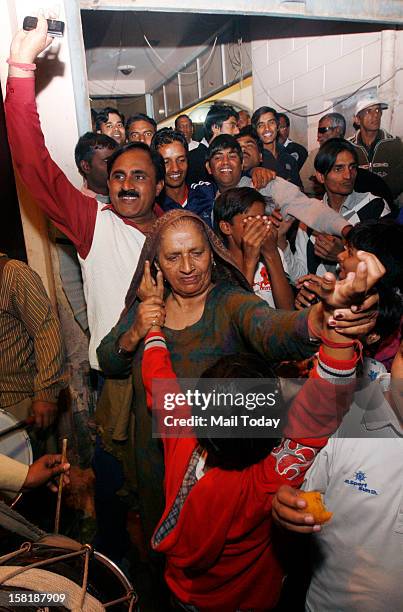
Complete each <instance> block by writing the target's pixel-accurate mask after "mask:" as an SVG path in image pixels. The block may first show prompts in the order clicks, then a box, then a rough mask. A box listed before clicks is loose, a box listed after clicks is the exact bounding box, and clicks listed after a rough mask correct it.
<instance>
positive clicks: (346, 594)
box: [303, 360, 403, 612]
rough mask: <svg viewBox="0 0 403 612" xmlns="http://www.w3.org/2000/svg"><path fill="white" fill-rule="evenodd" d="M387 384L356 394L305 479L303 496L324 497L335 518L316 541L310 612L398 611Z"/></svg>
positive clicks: (394, 443) (397, 455) (395, 451)
mask: <svg viewBox="0 0 403 612" xmlns="http://www.w3.org/2000/svg"><path fill="white" fill-rule="evenodd" d="M365 361H367V360H365ZM365 365H366V364H365ZM378 365H379V364H378ZM368 374H369V375H370V376H369V378H370V379H371V378H372V376H371V367H370V368H369V371H368ZM389 380H390V375H389V374H380V375H379V376H378V377H377V378H376V380H375V382H372V383H370V385H369V386H368V387H367V388H365V389H363V390H362V391H359V392H358V393H356V394H355V398H354V400H355V401H354V402H353V405H352V407H351V409H350V411H349V412H348V413H347V415H346V416H345V417H344V419H343V421H342V423H341V425H340V427H339V429H338V431H337V432H336V434H335V435H334V437H333V438H331V439H330V440H329V442H328V445H327V446H326V447H325V449H323V450H322V451H321V453H320V454H319V455H318V457H317V459H316V460H315V462H314V464H313V466H312V467H311V469H310V470H309V472H308V473H307V475H306V480H305V482H304V485H303V488H304V489H306V490H318V491H321V492H322V493H324V498H325V504H326V506H327V508H328V509H329V510H330V511H332V512H333V517H332V520H331V522H330V523H329V524H328V525H326V526H325V527H324V528H323V529H322V531H321V532H320V533H318V534H315V535H314V536H313V545H314V557H315V559H316V562H315V564H314V569H313V575H312V581H311V584H310V587H309V590H308V594H307V601H306V610H307V611H308V612H317V611H319V610H326V611H327V612H339V611H340V610H343V612H353V611H354V612H367V611H368V610H371V612H383V611H384V610H400V609H401V601H402V587H401V577H402V572H401V569H402V546H403V489H402V473H403V428H402V426H401V424H400V423H399V420H398V418H397V416H396V414H395V412H394V410H393V409H392V408H391V406H390V405H389V403H388V402H387V401H386V399H385V398H384V396H383V390H385V389H387V388H388V383H389ZM352 436H358V437H352ZM380 551H382V554H380Z"/></svg>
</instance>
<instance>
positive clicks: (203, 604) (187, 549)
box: [143, 333, 356, 612]
mask: <svg viewBox="0 0 403 612" xmlns="http://www.w3.org/2000/svg"><path fill="white" fill-rule="evenodd" d="M355 361H356V360H352V361H351V362H342V361H337V362H336V361H335V360H332V359H329V358H326V356H325V355H323V354H322V355H321V361H320V364H322V365H324V366H325V367H326V366H330V367H331V369H332V376H337V375H338V374H337V372H339V373H340V374H339V375H340V376H342V380H343V381H346V382H347V383H348V382H351V378H349V376H351V377H353V376H354V371H355V370H354V366H355ZM313 376H314V377H316V378H321V377H323V372H322V373H321V372H320V366H318V368H317V369H316V370H315V372H314V374H313ZM153 379H170V380H169V381H166V383H164V385H163V388H162V387H161V389H160V390H159V392H158V394H159V397H154V398H153V397H152V381H153ZM143 380H144V385H145V388H146V392H147V403H148V406H149V407H150V408H151V407H152V405H153V403H154V406H155V405H159V403H160V402H161V401H162V394H163V393H165V392H168V391H169V392H170V393H172V392H175V391H178V392H180V388H179V385H178V383H177V381H176V376H175V373H174V371H173V369H172V365H171V361H170V356H169V352H168V350H167V348H166V344H165V340H164V337H163V335H162V334H157V333H149V334H148V336H147V338H146V342H145V350H144V356H143ZM313 387H314V389H313ZM337 387H338V389H337V393H336V392H335V385H333V384H332V383H330V382H329V381H326V380H322V381H320V384H319V385H318V381H315V380H308V381H307V382H306V383H305V385H304V387H303V389H302V390H301V392H300V393H299V394H298V396H297V397H296V398H295V400H294V403H293V406H292V409H291V411H290V414H289V418H288V425H287V427H286V432H287V433H286V435H287V436H289V437H288V438H287V439H283V440H282V442H281V444H280V446H279V447H277V448H275V449H274V450H273V451H272V452H271V453H270V455H268V456H267V457H266V459H264V460H262V461H260V462H259V463H257V464H255V465H252V466H251V467H248V468H246V469H244V470H242V471H235V470H231V471H229V470H222V469H220V468H211V469H209V470H208V471H207V472H206V473H205V474H204V475H203V476H202V478H200V480H198V481H197V482H196V483H195V484H194V486H193V487H192V489H191V491H190V493H189V494H188V495H187V497H186V499H185V501H184V503H183V505H182V507H181V509H180V511H179V514H178V516H177V518H176V519H174V521H173V525H171V527H170V529H169V530H168V532H167V534H166V535H164V536H163V537H162V538H161V537H157V538H156V536H157V534H158V532H159V531H160V529H161V527H164V524H166V520H167V517H168V516H169V515H170V513H171V510H172V507H173V505H174V503H175V500H176V498H177V496H178V492H179V491H180V489H181V487H182V485H183V478H184V475H185V474H186V472H187V469H188V466H189V461H190V459H191V457H192V454H193V452H194V450H195V448H196V447H197V445H198V442H197V440H196V438H194V437H189V438H165V439H163V443H164V457H165V496H166V502H165V511H164V513H163V516H162V518H161V520H160V523H159V524H158V526H157V529H156V531H155V533H154V536H153V541H152V544H153V547H154V548H155V549H156V550H158V551H159V552H162V553H164V554H165V555H166V571H165V578H166V581H167V584H168V586H169V588H170V589H171V591H172V592H173V593H174V594H175V596H176V597H177V598H178V599H179V600H180V601H182V602H184V603H186V604H191V605H194V606H196V607H197V608H198V609H199V610H200V611H203V612H204V611H206V612H207V611H208V612H213V611H214V612H215V611H217V612H235V610H238V609H241V610H251V609H252V610H253V611H254V612H258V611H263V610H270V609H271V608H272V607H274V606H275V604H276V602H277V600H278V597H279V594H280V590H281V584H282V579H283V571H282V567H281V564H280V562H279V560H278V559H277V557H276V554H275V552H274V550H273V545H272V535H271V530H272V518H271V503H272V496H273V495H274V493H275V492H276V491H277V489H278V488H279V487H280V486H281V485H282V484H289V485H291V486H295V487H298V486H300V485H301V483H302V481H303V479H304V475H305V472H306V470H307V469H308V468H309V466H310V465H311V464H312V462H313V460H314V458H315V456H316V454H317V453H318V452H319V451H320V449H321V448H322V447H323V446H324V445H325V444H326V442H327V437H328V435H329V434H330V433H332V432H333V431H334V430H335V429H336V428H337V426H338V421H339V419H337V418H335V417H334V412H335V411H334V403H333V400H336V402H337V408H338V409H339V410H338V412H339V414H341V413H344V412H345V411H346V410H347V409H348V407H349V404H350V399H351V394H352V385H351V384H346V385H340V386H339V385H337ZM313 392H314V393H315V396H314V397H315V406H319V407H320V408H318V411H317V413H316V414H312V405H311V403H310V402H309V401H308V398H309V397H312V393H313ZM157 412H158V413H160V414H161V412H160V411H159V410H158V411H157ZM300 426H301V429H300ZM302 430H303V431H304V432H305V433H306V432H312V436H313V437H312V438H305V439H301V438H300V436H299V435H298V434H299V432H301V431H302ZM318 432H320V433H321V435H322V436H323V437H321V438H317V437H316V436H317V435H318ZM294 434H295V435H294ZM325 434H326V435H325Z"/></svg>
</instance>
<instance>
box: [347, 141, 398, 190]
mask: <svg viewBox="0 0 403 612" xmlns="http://www.w3.org/2000/svg"><path fill="white" fill-rule="evenodd" d="M349 140H350V142H351V143H352V144H353V145H354V146H355V147H356V149H357V153H358V164H359V166H360V168H365V169H367V170H370V171H371V172H374V173H375V174H377V175H378V176H380V177H381V178H382V179H383V180H384V181H385V183H386V184H387V185H388V187H389V189H390V190H391V192H392V194H393V197H394V198H397V197H398V196H399V195H400V194H401V193H402V192H403V143H402V141H401V140H400V138H397V137H395V136H392V135H391V134H389V133H388V132H386V131H385V130H379V136H378V139H377V141H376V142H375V146H374V148H373V152H372V158H371V155H370V154H369V153H368V151H367V149H366V148H365V147H364V145H363V144H362V140H361V136H360V130H358V132H357V133H356V134H355V135H354V136H353V137H352V138H350V139H349Z"/></svg>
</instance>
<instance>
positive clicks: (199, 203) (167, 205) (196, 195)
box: [160, 181, 217, 227]
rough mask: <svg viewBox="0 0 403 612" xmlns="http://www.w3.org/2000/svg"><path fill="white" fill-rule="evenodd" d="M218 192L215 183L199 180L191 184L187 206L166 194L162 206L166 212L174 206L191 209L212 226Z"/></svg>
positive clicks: (161, 201) (161, 202)
mask: <svg viewBox="0 0 403 612" xmlns="http://www.w3.org/2000/svg"><path fill="white" fill-rule="evenodd" d="M216 193H217V187H216V186H215V185H214V184H213V183H208V182H206V181H199V182H198V183H192V184H191V185H190V186H189V193H188V199H187V203H186V206H181V205H180V204H178V203H177V202H175V200H172V198H170V197H169V196H167V195H166V194H164V196H163V197H162V198H161V200H160V206H161V208H162V210H163V211H165V212H167V211H168V210H172V209H174V208H179V209H182V208H183V209H186V210H190V211H191V212H193V213H195V214H196V215H199V217H200V218H201V219H203V221H205V222H206V223H207V225H209V226H210V227H212V220H211V214H212V210H213V206H214V199H215V196H216Z"/></svg>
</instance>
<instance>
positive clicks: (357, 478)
mask: <svg viewBox="0 0 403 612" xmlns="http://www.w3.org/2000/svg"><path fill="white" fill-rule="evenodd" d="M366 480H367V476H366V474H365V472H363V471H362V470H358V471H357V472H355V474H354V477H353V478H352V479H350V480H349V479H346V480H345V481H344V484H346V485H348V486H351V487H354V488H356V489H357V490H358V491H362V493H368V494H369V495H379V493H378V491H376V489H370V488H369V486H368V484H367V482H366Z"/></svg>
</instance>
